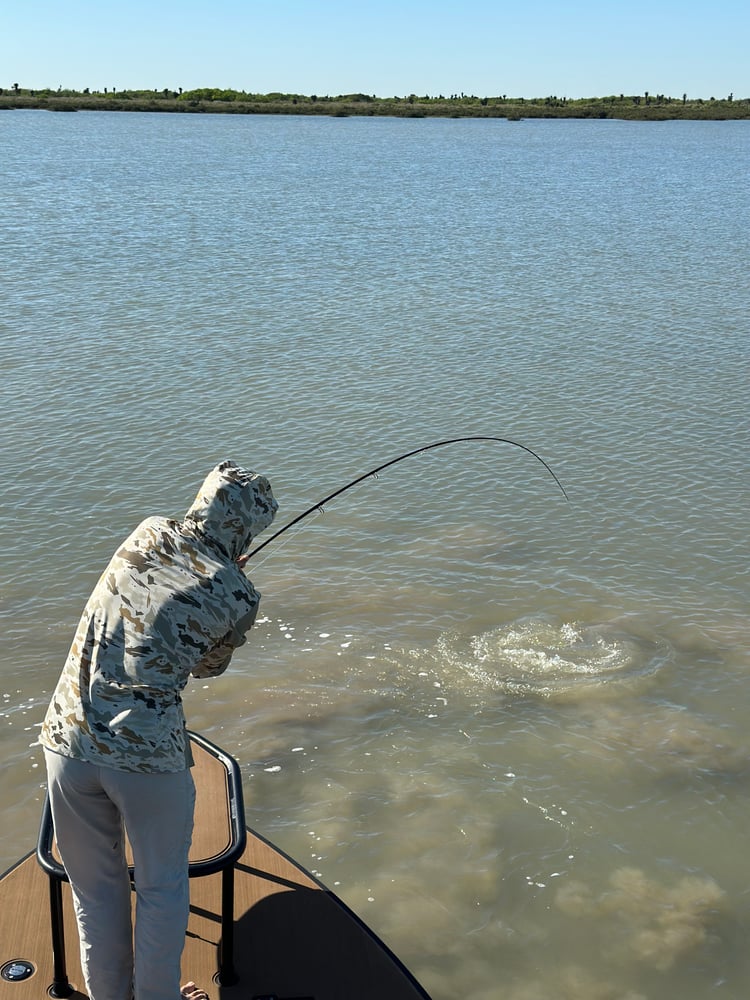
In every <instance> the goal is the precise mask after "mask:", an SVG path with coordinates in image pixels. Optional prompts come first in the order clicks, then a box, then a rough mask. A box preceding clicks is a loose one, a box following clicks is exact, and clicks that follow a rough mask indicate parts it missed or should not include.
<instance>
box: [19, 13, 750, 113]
mask: <svg viewBox="0 0 750 1000" xmlns="http://www.w3.org/2000/svg"><path fill="white" fill-rule="evenodd" d="M3 8H4V9H3V12H2V17H1V18H0V87H3V88H9V87H12V86H13V84H15V83H17V84H18V85H19V86H20V87H23V88H31V89H36V88H43V87H51V88H52V89H55V90H56V89H57V88H58V87H62V88H64V89H68V88H69V89H73V90H84V89H85V88H86V87H88V88H89V89H91V90H104V88H105V87H106V88H108V89H110V90H111V89H113V88H114V89H116V90H129V89H139V90H163V89H164V88H169V89H170V90H178V89H179V88H182V89H183V90H191V89H194V88H197V87H220V88H231V89H233V90H244V91H248V92H250V93H263V94H265V93H272V92H281V93H297V94H307V95H311V94H317V95H319V96H326V95H327V96H332V97H333V96H337V95H339V94H350V93H365V94H372V95H375V96H377V97H393V96H400V97H403V96H407V95H409V94H412V93H413V94H417V95H418V96H422V95H429V96H431V97H437V96H439V95H444V96H451V95H453V94H468V95H474V96H477V97H498V96H501V95H507V96H509V97H511V96H514V97H548V96H553V95H554V96H557V97H569V98H579V97H604V96H607V95H610V94H621V93H624V94H642V93H645V92H646V91H648V92H649V93H651V94H665V95H667V96H672V97H682V95H683V94H687V95H688V97H693V98H698V97H702V98H709V97H716V98H717V99H718V98H724V97H727V96H728V95H729V94H733V95H734V97H735V98H742V97H750V57H748V45H747V40H748V37H750V2H748V0H724V2H723V3H720V4H718V5H716V6H713V7H711V6H710V5H708V4H706V3H705V0H704V2H703V3H698V2H697V0H680V2H676V0H661V2H659V0H648V2H647V0H617V2H613V0H599V2H593V0H570V2H568V3H563V2H561V0H556V2H551V0H537V2H535V0H527V2H526V3H525V4H524V3H522V2H519V0H514V2H513V3H509V2H508V0H463V2H459V0H453V2H446V0H432V2H430V3H427V2H424V0H401V2H396V0H379V2H378V3H377V4H372V3H371V4H368V5H364V4H361V3H358V2H357V0H347V2H342V0H308V2H305V0H286V3H283V4H280V3H274V2H273V0H265V2H263V3H258V2H256V0H210V2H209V0H201V2H198V0H182V2H179V3H178V2H176V0H148V2H147V0H128V2H127V3H118V4H112V3H102V2H101V0H95V2H94V0H66V2H65V3H60V2H59V0H39V2H33V3H24V2H23V0H9V2H8V3H5V4H3Z"/></svg>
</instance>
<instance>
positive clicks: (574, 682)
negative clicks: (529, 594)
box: [435, 617, 669, 698]
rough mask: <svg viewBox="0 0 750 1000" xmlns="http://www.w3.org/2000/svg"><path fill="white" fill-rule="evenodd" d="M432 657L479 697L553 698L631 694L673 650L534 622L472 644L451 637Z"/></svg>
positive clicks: (601, 630) (591, 628)
mask: <svg viewBox="0 0 750 1000" xmlns="http://www.w3.org/2000/svg"><path fill="white" fill-rule="evenodd" d="M435 653H436V655H437V657H438V658H439V659H440V660H441V661H442V669H443V672H445V670H446V668H447V669H449V670H450V674H451V678H452V680H453V682H454V683H458V684H459V685H461V686H462V687H463V688H466V689H468V688H470V687H471V688H474V689H475V690H477V691H495V692H497V691H499V692H502V693H505V694H508V695H516V696H517V695H521V696H536V697H542V698H556V697H564V696H574V697H580V696H587V695H592V694H601V693H604V692H605V691H606V690H608V689H610V688H611V687H612V685H615V684H616V685H617V686H618V689H619V687H620V686H622V685H626V686H629V687H631V688H632V687H634V686H637V685H638V684H639V682H642V681H644V680H645V679H647V678H649V677H651V676H652V675H653V674H654V673H656V671H658V670H659V669H660V668H661V667H662V666H663V664H664V663H665V662H666V661H667V659H668V657H669V651H668V649H667V648H666V647H665V646H663V645H661V644H659V643H657V642H655V641H648V640H645V639H643V638H642V637H635V636H631V635H626V634H624V633H622V632H620V631H617V630H616V629H615V628H614V627H612V626H609V625H607V624H606V623H604V624H595V625H581V624H577V623H575V622H559V621H553V620H551V619H546V618H540V617H534V618H526V619H521V620H518V621H515V622H511V623H510V624H507V625H503V626H501V627H498V628H496V629H491V630H489V631H487V632H483V633H482V634H480V635H475V636H471V637H466V636H461V635H459V634H457V633H448V634H446V635H444V636H442V637H441V638H440V640H439V641H438V643H437V646H436V650H435Z"/></svg>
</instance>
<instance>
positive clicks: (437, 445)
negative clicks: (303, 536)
mask: <svg viewBox="0 0 750 1000" xmlns="http://www.w3.org/2000/svg"><path fill="white" fill-rule="evenodd" d="M464 441H497V442H499V443H500V444H509V445H512V446H513V447H514V448H520V449H521V450H522V451H525V452H527V454H529V455H532V456H533V457H534V458H535V459H536V460H537V461H538V462H541V464H542V465H543V466H544V468H545V469H546V470H547V472H549V474H550V475H551V476H552V478H553V479H554V480H555V482H556V483H557V485H558V487H559V489H560V492H561V493H562V495H563V496H564V497H565V499H566V500H568V499H569V498H568V494H567V493H566V492H565V487H564V486H563V484H562V483H561V482H560V480H559V479H558V478H557V476H556V475H555V473H554V472H553V471H552V469H551V468H550V467H549V465H547V463H546V462H545V461H544V459H543V458H541V457H540V456H539V455H537V453H536V452H535V451H532V450H531V448H527V447H526V445H525V444H519V443H518V441H511V440H510V439H509V438H501V437H487V436H484V435H477V436H474V437H460V438H449V439H448V440H446V441H434V442H433V443H432V444H425V445H423V446H422V447H421V448H414V450H413V451H407V452H405V453H404V454H403V455H399V456H398V457H397V458H392V459H390V460H389V461H388V462H383V464H382V465H378V466H377V467H376V468H374V469H370V471H369V472H364V473H363V474H362V475H361V476H357V478H356V479H353V480H352V481H351V482H350V483H347V484H346V485H345V486H341V487H340V488H339V489H337V490H334V491H333V493H329V494H328V496H327V497H324V498H323V499H322V500H319V501H318V502H317V503H314V504H313V505H312V507H308V508H307V510H305V511H303V512H302V513H301V514H298V515H297V517H295V518H293V519H292V520H291V521H290V522H289V523H288V524H285V525H284V527H283V528H280V529H279V530H278V531H276V532H275V533H274V534H273V535H271V537H270V538H267V539H266V540H265V541H264V542H262V543H261V544H260V545H258V546H256V548H254V549H253V550H252V552H249V553H248V554H247V555H246V556H245V557H244V559H243V560H242V565H244V564H245V563H246V562H247V560H248V559H252V557H253V556H254V555H257V553H258V552H260V550H261V549H264V548H265V547H266V545H270V544H271V542H272V541H273V540H274V539H275V538H278V537H279V535H283V534H284V532H285V531H288V530H289V529H290V528H293V527H294V525H295V524H299V522H300V521H301V520H302V519H303V518H305V517H308V516H309V515H310V514H314V513H315V512H316V511H318V512H319V513H322V512H323V508H324V507H325V505H326V504H327V503H330V502H331V500H335V498H336V497H339V496H341V494H342V493H346V491H347V490H350V489H351V488H352V487H353V486H356V485H357V484H358V483H361V482H363V481H364V480H365V479H369V478H370V476H376V477H377V474H378V473H379V472H382V471H383V469H387V468H388V467H389V466H391V465H395V464H396V462H403V461H404V459H406V458H411V457H412V456H413V455H419V454H421V453H422V452H423V451H431V450H432V449H433V448H442V447H443V446H444V445H447V444H459V443H460V442H464Z"/></svg>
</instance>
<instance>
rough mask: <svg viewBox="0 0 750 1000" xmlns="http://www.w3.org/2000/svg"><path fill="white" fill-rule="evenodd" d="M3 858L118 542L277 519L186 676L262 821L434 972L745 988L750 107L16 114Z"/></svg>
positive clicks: (526, 994) (603, 989)
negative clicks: (680, 118)
mask: <svg viewBox="0 0 750 1000" xmlns="http://www.w3.org/2000/svg"><path fill="white" fill-rule="evenodd" d="M0 148H1V149H2V156H0V171H1V172H2V192H3V193H2V201H1V202H0V233H1V235H2V246H3V258H4V265H3V278H2V284H1V285H0V296H1V301H2V309H1V310H0V331H1V333H2V337H1V340H0V344H1V350H2V371H3V373H4V374H3V380H2V393H3V397H2V403H3V411H4V421H3V429H2V468H3V471H4V480H3V497H4V505H3V519H2V526H1V527H0V531H2V552H3V574H2V585H1V586H2V590H1V592H0V599H1V601H2V604H1V608H0V614H2V638H1V639H0V643H1V645H0V679H1V681H2V683H1V685H0V693H1V694H2V708H1V709H0V712H1V713H2V722H3V725H2V727H0V741H1V750H2V759H3V761H4V763H5V766H4V768H3V769H2V771H0V807H1V808H2V815H3V831H4V832H3V838H2V845H1V847H0V852H1V853H2V859H0V868H5V867H7V866H9V865H10V864H12V863H13V862H14V861H15V860H16V859H17V858H18V857H20V856H21V855H22V854H25V853H26V852H27V851H28V850H30V849H31V847H32V846H33V844H34V842H35V836H36V827H37V822H38V814H39V807H40V801H41V796H42V794H43V782H44V775H43V767H42V758H41V753H40V751H39V748H38V747H37V746H36V745H35V741H36V738H37V735H38V729H39V725H40V722H41V719H42V716H43V713H44V710H45V707H46V703H47V700H48V698H49V694H50V691H51V689H52V687H53V685H54V683H55V680H56V677H57V674H58V671H59V669H60V667H61V664H62V661H63V658H64V656H65V653H66V651H67V646H68V643H69V642H70V639H71V636H72V632H73V629H74V627H75V624H76V621H77V617H78V614H79V613H80V610H81V607H82V604H83V602H84V601H85V599H86V597H87V595H88V592H89V591H90V589H91V587H92V586H93V584H94V582H95V580H96V578H97V576H98V574H99V572H100V571H101V569H102V567H103V565H104V563H105V561H106V560H107V559H108V558H109V555H110V554H111V551H112V550H113V548H114V547H115V545H116V544H117V542H118V541H119V540H120V539H121V538H122V537H124V535H126V534H127V533H128V532H129V531H130V530H131V529H132V527H133V526H134V525H135V523H137V521H138V520H140V519H141V517H143V516H145V515H146V514H151V513H160V514H167V515H180V514H181V513H182V512H184V510H185V509H186V507H187V506H188V504H189V503H190V501H191V500H192V498H193V495H194V493H195V490H196V488H197V485H198V483H199V481H200V479H201V478H202V476H203V475H204V473H205V472H206V471H207V470H208V469H209V468H210V467H211V466H212V465H213V464H214V463H215V462H216V461H218V460H220V459H222V458H224V457H232V458H234V459H235V460H236V461H239V462H241V463H245V464H248V465H250V466H251V467H254V468H257V469H258V470H259V471H262V472H264V473H266V474H267V475H268V476H269V478H270V479H271V481H272V483H273V485H274V489H275V492H276V494H277V496H278V498H279V500H280V502H281V505H282V506H281V511H280V514H279V521H278V524H279V525H281V524H283V523H285V522H286V521H287V520H289V519H291V518H292V517H293V516H295V515H296V514H297V513H299V512H301V511H302V510H304V509H305V508H306V507H308V506H310V505H311V504H312V503H314V502H316V501H317V500H319V499H320V498H322V497H323V496H325V495H326V494H328V493H330V492H331V491H333V490H334V489H336V488H337V487H339V486H341V485H343V484H344V483H345V482H347V481H348V480H349V479H353V478H354V477H355V476H357V475H359V474H361V473H363V472H365V471H366V470H367V469H368V468H371V467H373V466H375V465H377V464H379V463H381V462H384V461H387V460H388V459H389V458H392V457H395V456H396V455H397V454H399V453H400V452H401V451H406V450H408V449H410V448H414V447H418V446H420V445H422V444H426V443H429V442H430V441H433V440H439V439H441V438H448V437H455V436H459V435H476V434H489V435H499V436H502V437H510V438H513V439H515V440H517V441H520V442H522V443H523V444H525V445H527V446H528V447H531V448H534V449H535V450H537V451H538V452H539V453H540V455H542V457H544V458H545V460H546V461H548V462H549V463H550V464H551V465H552V467H553V468H554V470H555V472H556V473H557V474H558V475H559V476H560V478H561V480H562V481H563V483H564V484H565V487H566V489H567V491H568V493H569V495H570V502H569V503H566V501H565V500H564V498H563V497H562V495H561V494H560V492H559V491H558V490H557V487H556V486H555V483H554V481H553V480H552V479H551V477H549V475H548V474H547V473H546V472H545V470H544V468H543V467H542V466H541V465H540V464H539V463H537V462H535V461H534V459H533V458H531V456H529V455H527V454H525V453H524V452H522V451H520V450H517V449H513V448H511V447H510V446H507V445H499V444H493V443H484V444H460V445H452V446H450V447H446V448H444V449H436V450H434V451H431V452H428V453H426V454H423V455H421V456H419V457H417V458H414V459H410V460H409V461H408V462H404V463H402V464H401V465H398V466H396V467H394V468H392V469H389V470H387V471H386V472H384V473H383V474H382V475H381V476H380V477H379V478H377V479H369V480H367V481H366V482H364V483H362V484H361V485H360V486H358V487H357V488H356V489H355V490H353V491H351V492H350V493H348V494H346V495H345V496H343V497H341V498H340V499H339V500H338V501H335V502H333V503H332V504H330V505H329V506H328V507H327V508H326V510H325V512H324V513H323V514H321V515H316V516H314V517H311V518H308V519H307V520H306V521H304V522H303V523H302V524H301V525H300V526H299V528H297V529H294V530H292V531H290V532H287V533H286V534H285V535H284V536H283V537H282V538H281V539H279V541H278V542H275V543H273V545H270V546H268V548H267V549H265V550H264V551H263V553H261V554H259V555H258V557H257V560H255V561H253V562H252V563H251V564H250V566H249V570H250V576H251V577H252V579H253V580H254V582H255V584H256V585H257V586H258V588H259V589H260V590H261V591H262V593H263V594H264V601H263V604H262V620H261V621H260V622H259V624H258V626H257V627H256V629H255V631H254V634H253V635H252V637H251V641H250V642H249V643H248V644H247V646H246V647H243V649H242V650H241V651H239V652H238V653H237V655H236V657H235V660H234V662H233V665H232V668H231V670H230V671H229V672H228V674H227V675H225V676H224V677H223V678H221V679H218V680H216V681H214V682H211V683H204V682H196V683H195V684H194V686H193V687H192V688H191V690H190V692H189V694H188V697H187V699H186V703H187V709H188V714H189V718H190V723H191V725H192V727H193V728H195V729H199V730H201V731H203V732H205V733H206V734H207V735H208V736H209V737H211V738H213V739H215V740H216V741H217V742H219V743H220V744H222V745H223V746H225V747H226V748H227V749H228V750H230V751H231V752H233V753H234V754H236V755H237V757H238V759H239V760H240V762H241V764H242V769H243V774H244V777H245V781H246V796H247V803H248V820H249V822H250V824H251V825H252V826H253V827H255V828H256V829H258V830H259V831H260V832H261V833H263V834H264V835H265V836H267V837H269V838H270V839H272V840H273V841H275V842H276V843H278V844H279V845H280V846H281V847H282V848H284V849H285V850H286V851H288V852H289V853H291V854H292V855H293V856H294V857H296V858H297V859H298V860H299V861H300V862H301V863H303V864H304V865H306V866H307V867H308V868H310V869H311V870H312V871H314V872H316V873H317V874H319V875H320V877H321V878H322V879H323V880H324V881H325V882H326V883H327V884H328V885H329V886H330V887H331V888H333V889H335V890H336V891H337V892H338V893H339V894H340V895H341V896H342V897H343V898H344V899H345V900H346V901H347V902H348V903H349V904H350V905H351V906H353V907H354V908H355V909H356V910H357V911H358V912H359V913H360V914H361V915H362V917H363V918H364V919H365V920H366V921H367V922H369V923H370V924H371V925H372V926H373V928H374V929H375V930H376V931H377V932H378V933H379V934H381V936H383V937H384V938H385V939H386V940H387V942H388V943H389V944H390V945H391V946H392V947H393V948H394V950H395V951H396V952H397V953H398V954H399V955H400V957H402V959H403V960H404V961H405V962H406V963H407V964H408V965H409V966H410V967H411V968H412V969H413V971H414V972H415V974H416V975H417V976H418V978H420V980H421V981H422V982H423V983H424V985H425V986H426V987H427V989H428V990H429V991H430V992H431V993H432V995H433V997H434V998H435V1000H450V998H452V997H455V996H459V995H460V996H471V997H472V1000H540V998H545V1000H546V998H548V997H553V996H554V997H556V998H562V1000H568V998H571V1000H572V998H574V997H575V998H576V1000H604V998H611V1000H636V998H639V1000H640V998H646V1000H660V998H663V997H665V996H670V997H671V996H674V997H680V998H696V1000H697V998H701V1000H704V998H705V997H706V996H708V995H713V994H714V993H715V994H716V995H717V996H722V997H727V998H729V997H731V998H735V1000H740V998H744V997H746V996H747V993H748V990H749V989H750V962H749V961H748V958H747V952H746V940H747V936H748V931H749V930H750V883H749V882H748V875H747V864H746V829H747V825H748V821H749V820H750V805H748V796H747V791H748V779H749V778H750V768H749V766H748V765H749V763H750V740H749V739H748V736H747V733H748V727H749V724H750V703H749V702H748V698H747V692H746V684H747V673H748V666H749V664H748V639H749V637H750V626H749V625H748V619H747V600H748V570H747V567H748V557H749V555H750V553H749V552H748V538H747V505H748V485H749V483H748V457H749V455H748V412H750V410H749V407H748V402H749V400H748V384H749V383H748V355H749V348H748V344H749V343H750V339H749V336H748V335H749V333H750V331H749V330H748V321H747V316H748V315H749V314H750V301H749V300H750V296H749V295H748V291H747V276H746V271H747V260H748V249H749V246H748V244H749V242H750V240H749V238H748V232H750V196H749V195H748V188H747V165H748V153H749V152H750V131H748V126H747V124H746V123H742V122H720V123H711V122H702V123H691V122H683V123H664V124H649V123H618V122H554V121H552V122H522V123H508V122H503V121H450V120H445V121H432V120H406V121H402V120H385V119H377V120H370V119H358V118H349V119H314V120H313V119H307V118H235V117H229V116H228V117H220V116H185V117H181V116H171V117H170V116H162V115H122V114H121V115H117V114H112V115H106V114H96V113H79V114H75V115H55V114H50V113H44V112H12V113H11V112H8V113H5V114H3V115H2V116H0Z"/></svg>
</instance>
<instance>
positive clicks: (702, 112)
mask: <svg viewBox="0 0 750 1000" xmlns="http://www.w3.org/2000/svg"><path fill="white" fill-rule="evenodd" d="M13 108H44V109H47V110H49V111H166V112H183V113H193V114H199V113H205V112H210V113H213V114H247V115H259V114H265V115H288V114H292V115H328V116H333V117H346V116H348V115H361V116H374V115H388V116H392V117H400V118H507V119H509V120H510V121H519V120H520V119H522V118H617V119H626V120H631V121H668V120H672V119H694V120H695V119H706V120H714V121H715V120H728V119H740V118H750V98H748V97H744V98H739V99H736V98H735V97H734V95H733V94H729V96H728V97H723V98H715V97H709V98H688V96H687V94H682V95H681V96H680V97H668V96H666V95H665V94H650V93H648V91H646V92H645V93H643V94H635V95H626V94H613V95H609V96H607V97H586V98H577V99H571V98H567V97H557V96H550V97H534V98H523V97H508V96H507V95H505V94H504V95H503V96H502V97H475V96H469V95H468V94H452V95H450V96H449V97H446V96H443V95H440V96H438V97H430V96H427V95H425V96H422V97H420V96H418V95H416V94H409V95H407V96H405V97H375V96H374V95H369V94H340V95H339V96H337V97H329V96H325V97H320V96H318V95H316V94H312V95H304V94H280V93H278V94H249V93H246V92H245V91H237V90H221V89H218V88H213V87H203V88H200V89H198V90H188V91H182V90H181V89H180V90H170V89H168V88H165V89H164V90H158V91H157V90H115V89H114V88H111V89H108V88H105V89H104V90H103V91H92V90H89V88H86V89H85V90H84V91H74V90H64V89H63V88H62V87H60V88H58V89H57V90H50V89H41V90H32V89H23V88H21V87H19V85H18V84H13V85H12V86H11V87H7V88H0V110H9V109H13Z"/></svg>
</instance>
